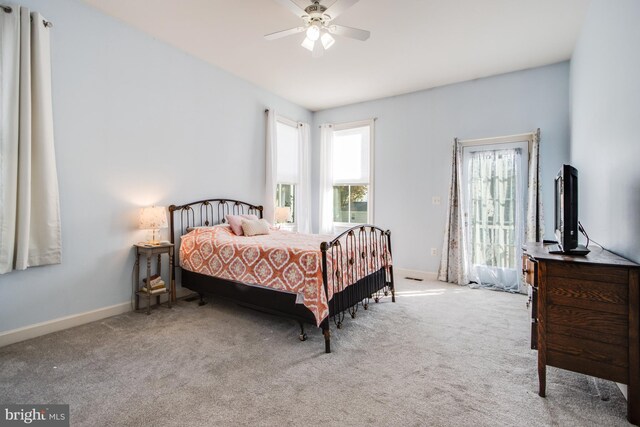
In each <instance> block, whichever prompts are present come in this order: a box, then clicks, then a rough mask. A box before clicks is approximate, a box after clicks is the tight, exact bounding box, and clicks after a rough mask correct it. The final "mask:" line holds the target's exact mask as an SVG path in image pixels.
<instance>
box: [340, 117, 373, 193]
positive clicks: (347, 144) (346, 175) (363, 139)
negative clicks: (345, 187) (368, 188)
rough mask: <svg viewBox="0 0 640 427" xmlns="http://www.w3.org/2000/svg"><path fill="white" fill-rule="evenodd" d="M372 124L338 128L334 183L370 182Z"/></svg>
mask: <svg viewBox="0 0 640 427" xmlns="http://www.w3.org/2000/svg"><path fill="white" fill-rule="evenodd" d="M370 133H371V128H370V126H362V127H357V128H351V129H344V130H336V131H335V132H334V134H333V158H332V165H333V183H334V184H368V183H369V164H370V149H371V147H370V141H371V138H370Z"/></svg>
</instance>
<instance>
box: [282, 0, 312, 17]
mask: <svg viewBox="0 0 640 427" xmlns="http://www.w3.org/2000/svg"><path fill="white" fill-rule="evenodd" d="M275 1H277V2H278V3H280V4H281V5H282V6H284V7H286V8H287V9H289V10H290V11H291V12H292V13H293V14H294V15H296V16H298V17H300V18H302V17H303V16H307V12H305V11H304V9H302V8H301V7H300V6H298V5H297V4H295V3H294V2H293V0H275Z"/></svg>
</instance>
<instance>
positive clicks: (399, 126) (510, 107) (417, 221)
mask: <svg viewBox="0 0 640 427" xmlns="http://www.w3.org/2000/svg"><path fill="white" fill-rule="evenodd" d="M389 78H393V76H389ZM371 117H377V118H378V120H377V121H376V128H375V210H374V213H375V223H376V224H378V225H380V226H381V227H384V228H389V229H391V230H392V241H393V253H394V262H395V264H396V266H399V267H403V268H408V269H413V270H421V271H431V272H435V271H437V268H438V264H439V260H440V252H441V248H442V236H443V231H444V225H445V217H446V205H447V198H448V190H449V188H448V187H449V180H450V174H451V165H450V160H451V150H452V141H453V138H454V137H458V138H462V139H466V138H483V137H492V136H500V135H510V134H517V133H525V132H531V131H533V130H535V129H536V128H538V127H539V128H541V132H542V143H541V159H542V178H541V181H542V186H543V194H544V203H545V205H546V206H547V212H548V213H549V214H552V212H553V198H552V195H553V193H552V192H553V178H554V176H555V174H556V173H557V171H558V169H559V168H560V166H561V165H562V163H565V162H567V161H568V159H569V64H568V62H563V63H559V64H554V65H549V66H546V67H541V68H536V69H531V70H525V71H519V72H514V73H509V74H504V75H499V76H495V77H489V78H484V79H479V80H475V81H469V82H464V83H459V84H454V85H450V86H444V87H440V88H435V89H430V90H426V91H421V92H416V93H411V94H407V95H402V96H396V97H392V98H385V99H381V100H376V101H371V102H365V103H361V104H355V105H350V106H346V107H341V108H335V109H330V110H324V111H320V112H318V113H316V114H315V115H314V126H313V130H314V135H313V141H314V147H313V155H312V159H314V164H313V170H312V183H313V188H318V181H319V178H318V171H319V157H320V151H319V144H318V142H319V141H320V135H319V129H318V125H320V124H322V123H341V122H349V121H355V120H362V119H367V118H371ZM432 196H440V197H441V199H442V204H441V205H439V206H436V205H432V203H431V198H432ZM313 200H314V201H315V203H316V205H314V207H313V213H314V214H315V216H314V218H313V224H314V227H315V228H314V229H316V230H317V226H318V214H317V213H318V206H317V200H318V198H317V197H314V198H313ZM545 223H546V226H547V227H546V229H547V233H546V234H547V235H548V237H551V236H552V235H553V233H552V231H551V229H552V224H551V223H552V218H550V217H548V218H547V220H546V221H545ZM431 248H437V249H438V256H436V257H433V256H431V255H430V249H431Z"/></svg>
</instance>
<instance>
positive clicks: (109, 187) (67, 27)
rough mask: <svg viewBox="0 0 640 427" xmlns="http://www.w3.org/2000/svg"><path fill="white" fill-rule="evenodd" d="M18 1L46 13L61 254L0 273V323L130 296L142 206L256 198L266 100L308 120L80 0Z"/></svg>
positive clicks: (303, 114)
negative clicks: (56, 260)
mask: <svg viewBox="0 0 640 427" xmlns="http://www.w3.org/2000/svg"><path fill="white" fill-rule="evenodd" d="M21 4H23V5H25V6H28V7H31V8H33V9H35V10H38V11H40V12H41V13H43V15H44V16H45V17H46V18H47V19H49V20H51V21H53V23H54V27H53V29H52V30H51V31H52V62H53V96H54V131H55V143H56V156H57V165H58V176H59V182H60V206H61V214H62V238H63V262H62V264H61V265H57V266H47V267H38V268H32V269H29V270H27V271H19V272H12V273H9V274H5V275H2V276H0V332H1V331H6V330H11V329H14V328H18V327H21V326H25V325H30V324H34V323H38V322H42V321H47V320H50V319H55V318H59V317H62V316H67V315H72V314H76V313H81V312H85V311H89V310H94V309H97V308H101V307H107V306H110V305H115V304H118V303H122V302H126V301H129V298H130V295H131V269H132V266H133V253H132V249H131V245H132V244H133V243H134V242H137V241H140V240H146V237H147V236H146V234H145V232H142V231H140V230H137V229H136V228H135V227H136V223H137V215H138V212H139V209H140V207H141V206H146V205H151V204H158V205H168V204H171V203H180V202H189V201H193V200H197V199H199V198H206V197H212V196H221V197H234V198H238V199H240V200H246V201H249V202H253V203H262V199H263V194H264V163H265V162H264V123H265V120H264V108H265V107H271V108H277V109H278V110H279V111H280V112H281V113H282V114H285V115H287V116H288V117H291V118H292V119H295V120H300V121H305V122H309V123H310V122H311V120H312V114H311V113H310V112H309V111H307V110H306V109H303V108H300V107H298V106H296V105H294V104H291V103H290V102H287V101H284V100H282V99H280V98H278V97H276V96H274V95H272V94H270V93H268V92H266V91H264V90H262V89H259V88H257V87H255V86H253V85H251V84H249V83H247V82H246V81H243V80H240V79H238V78H236V77H234V76H232V75H230V74H228V73H226V72H224V71H222V70H220V69H217V68H215V67H213V66H211V65H209V64H206V63H204V62H202V61H200V60H198V59H195V58H193V57H191V56H189V55H187V54H186V53H183V52H181V51H178V50H177V49H174V48H172V47H170V46H168V45H166V44H164V43H161V42H159V41H157V40H155V39H153V38H152V37H150V36H148V35H145V34H143V33H140V32H138V31H136V30H134V29H132V28H131V27H129V26H127V25H125V24H123V23H121V22H119V21H116V20H115V19H112V18H110V17H108V16H106V15H104V14H102V13H100V12H98V11H96V10H94V9H92V8H90V7H89V6H86V5H85V4H84V3H82V2H80V1H77V0H50V1H46V2H45V1H39V0H22V1H21ZM165 235H166V234H165Z"/></svg>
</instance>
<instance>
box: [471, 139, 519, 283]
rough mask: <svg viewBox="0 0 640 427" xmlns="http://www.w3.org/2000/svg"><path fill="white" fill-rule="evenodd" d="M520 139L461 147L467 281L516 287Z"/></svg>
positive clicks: (517, 272) (517, 271)
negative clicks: (512, 144)
mask: <svg viewBox="0 0 640 427" xmlns="http://www.w3.org/2000/svg"><path fill="white" fill-rule="evenodd" d="M504 145H506V144H504ZM521 145H523V146H522V147H520V148H508V149H486V148H480V149H478V147H470V148H469V151H468V152H467V151H466V150H465V151H464V157H465V162H464V165H465V169H464V173H463V176H464V177H465V188H466V191H465V193H466V194H465V200H466V201H467V203H466V206H467V210H468V212H467V213H466V215H465V216H466V217H467V218H468V227H467V233H468V236H469V237H468V241H469V252H468V259H469V260H470V268H469V279H470V281H471V285H470V286H471V287H486V288H492V289H500V290H506V291H510V292H517V291H518V290H519V288H520V272H519V271H520V270H519V265H520V258H521V257H522V249H521V247H522V240H523V237H524V222H525V221H524V212H525V209H524V204H525V202H526V190H525V186H524V184H525V183H526V181H527V179H526V170H525V168H526V163H524V162H526V160H525V159H526V158H523V154H522V153H523V151H524V152H525V153H526V150H527V145H526V142H525V143H523V144H521ZM494 147H495V146H494ZM523 166H524V167H523Z"/></svg>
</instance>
